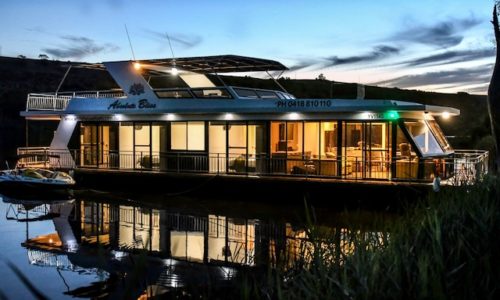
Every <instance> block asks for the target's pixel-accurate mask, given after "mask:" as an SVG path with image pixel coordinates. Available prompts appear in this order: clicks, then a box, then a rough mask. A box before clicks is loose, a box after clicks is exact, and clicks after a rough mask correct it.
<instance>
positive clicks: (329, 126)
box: [321, 121, 338, 159]
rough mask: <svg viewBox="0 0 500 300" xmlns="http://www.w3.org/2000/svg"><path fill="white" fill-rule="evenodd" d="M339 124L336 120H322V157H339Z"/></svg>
mask: <svg viewBox="0 0 500 300" xmlns="http://www.w3.org/2000/svg"><path fill="white" fill-rule="evenodd" d="M337 126H338V124H337V122H336V121H334V122H321V159H336V158H337V133H338V128H337Z"/></svg>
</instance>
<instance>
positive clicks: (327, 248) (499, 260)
mask: <svg viewBox="0 0 500 300" xmlns="http://www.w3.org/2000/svg"><path fill="white" fill-rule="evenodd" d="M499 196H500V180H498V178H495V177H489V178H486V179H485V180H484V181H483V182H481V183H479V184H477V185H473V186H460V187H454V188H450V189H444V190H442V191H441V192H439V193H436V194H432V195H430V196H429V197H428V198H427V199H425V200H423V201H422V202H421V203H419V204H417V205H416V206H414V207H412V208H409V209H408V210H407V212H406V213H405V215H404V216H403V217H402V218H401V219H400V220H399V221H398V222H391V223H390V224H388V226H386V227H385V230H383V231H382V232H363V231H360V230H348V229H345V230H344V229H342V230H340V231H339V230H338V229H337V230H333V231H330V232H325V231H324V229H323V228H321V227H317V226H315V224H314V221H313V220H311V222H310V225H309V226H308V229H307V239H305V240H304V243H302V245H301V246H300V247H299V248H300V249H298V250H299V251H298V253H299V254H300V255H297V253H295V254H294V255H292V256H293V257H292V256H290V255H289V253H288V254H286V253H282V255H281V256H280V258H278V259H277V261H276V268H275V269H274V270H273V271H271V269H270V271H269V272H268V276H266V277H265V278H266V279H265V280H263V279H262V277H260V276H255V275H250V274H251V273H243V275H241V277H240V278H239V280H241V281H242V282H243V283H241V286H242V287H243V288H241V290H240V291H239V293H242V295H241V296H242V297H243V298H247V299H250V298H261V299H262V298H264V299H269V298H271V299H273V298H274V299H498V298H499V296H500V268H498V266H500V239H498V234H499V233H500V200H499ZM309 215H312V216H313V215H314V213H309ZM288 250H290V249H288ZM292 253H293V251H292Z"/></svg>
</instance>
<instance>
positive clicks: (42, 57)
mask: <svg viewBox="0 0 500 300" xmlns="http://www.w3.org/2000/svg"><path fill="white" fill-rule="evenodd" d="M38 58H39V59H43V60H46V59H49V56H48V55H47V54H44V53H42V54H40V55H38Z"/></svg>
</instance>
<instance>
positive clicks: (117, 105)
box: [108, 100, 135, 110]
mask: <svg viewBox="0 0 500 300" xmlns="http://www.w3.org/2000/svg"><path fill="white" fill-rule="evenodd" d="M134 108H135V104H134V103H128V102H121V101H120V100H116V101H115V102H113V103H111V104H110V105H109V106H108V110H110V109H134Z"/></svg>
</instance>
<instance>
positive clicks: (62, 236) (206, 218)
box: [0, 190, 393, 299]
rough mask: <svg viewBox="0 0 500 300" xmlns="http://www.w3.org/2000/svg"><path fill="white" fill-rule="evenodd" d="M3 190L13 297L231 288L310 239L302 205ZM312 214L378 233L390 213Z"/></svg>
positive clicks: (2, 271)
mask: <svg viewBox="0 0 500 300" xmlns="http://www.w3.org/2000/svg"><path fill="white" fill-rule="evenodd" d="M0 194H1V195H0V197H1V198H2V199H1V201H0V212H1V214H0V234H1V236H2V239H1V243H0V263H1V264H3V266H2V268H0V276H1V277H2V280H0V292H1V294H2V295H1V296H5V297H6V298H8V299H29V298H33V297H34V296H33V295H34V294H33V293H35V292H39V293H41V294H43V296H45V297H47V298H50V299H63V298H73V297H81V298H91V297H97V296H108V297H111V298H117V299H119V298H122V297H123V296H124V295H127V296H129V297H130V298H135V299H136V298H138V297H140V296H141V295H146V294H149V295H155V294H167V295H168V294H170V295H172V293H177V292H179V291H181V290H183V289H186V288H188V287H194V290H198V291H203V289H207V288H208V287H211V288H212V289H219V287H220V288H221V289H224V288H225V287H228V286H231V284H232V282H233V280H234V278H236V277H237V275H238V272H240V270H243V269H244V270H245V271H246V272H248V271H250V272H253V270H255V272H258V270H262V268H260V267H261V266H269V264H271V265H272V263H273V261H276V256H277V255H279V253H283V252H289V253H290V252H294V251H295V250H294V249H297V248H298V245H299V244H300V243H301V241H304V240H305V239H306V238H307V234H306V230H305V229H306V227H307V226H306V223H307V222H306V221H305V220H306V219H307V218H306V213H305V209H304V206H303V205H287V206H286V207H284V206H283V205H271V204H263V203H262V201H261V202H260V203H250V202H248V201H247V202H243V201H236V200H233V199H226V200H221V199H200V198H198V199H193V198H166V197H162V196H158V195H156V196H145V195H117V194H112V193H107V192H102V191H75V193H74V194H73V195H71V196H57V197H52V198H49V199H45V200H40V199H39V197H37V196H36V195H23V194H22V193H20V192H17V193H15V195H12V194H11V193H7V192H6V191H3V192H2V191H1V190H0ZM309 215H310V216H312V217H313V219H315V221H314V222H315V223H316V224H318V225H320V226H322V227H325V228H329V229H338V230H347V228H354V229H353V230H360V229H361V230H367V232H375V233H376V232H377V229H376V228H373V227H371V226H372V225H370V224H372V222H371V220H373V218H380V217H381V218H392V217H393V216H392V215H387V214H381V213H377V214H373V213H363V212H342V211H341V212H339V211H333V210H330V209H324V208H323V209H321V210H316V211H314V210H313V211H312V212H310V213H309ZM374 216H375V217H374ZM339 232H340V231H339ZM30 285H32V286H33V290H34V291H30V288H29V286H30ZM201 293H203V292H201Z"/></svg>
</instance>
